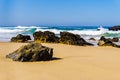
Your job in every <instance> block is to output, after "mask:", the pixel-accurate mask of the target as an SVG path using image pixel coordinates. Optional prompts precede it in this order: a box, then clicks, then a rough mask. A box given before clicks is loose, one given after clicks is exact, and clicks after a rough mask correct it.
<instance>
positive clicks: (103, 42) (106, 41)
mask: <svg viewBox="0 0 120 80" xmlns="http://www.w3.org/2000/svg"><path fill="white" fill-rule="evenodd" d="M98 46H113V47H118V48H120V46H119V45H116V44H114V43H113V42H112V41H111V40H109V39H106V38H105V37H104V36H102V37H101V38H100V40H99V41H98Z"/></svg>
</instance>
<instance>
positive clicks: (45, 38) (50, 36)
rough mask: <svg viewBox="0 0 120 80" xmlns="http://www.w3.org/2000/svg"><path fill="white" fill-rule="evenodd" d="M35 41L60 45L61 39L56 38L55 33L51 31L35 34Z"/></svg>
mask: <svg viewBox="0 0 120 80" xmlns="http://www.w3.org/2000/svg"><path fill="white" fill-rule="evenodd" d="M33 37H34V41H39V42H43V43H58V42H59V37H57V36H55V34H54V33H53V32H50V31H45V32H42V31H38V32H35V33H34V34H33Z"/></svg>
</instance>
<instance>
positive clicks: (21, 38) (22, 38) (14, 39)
mask: <svg viewBox="0 0 120 80" xmlns="http://www.w3.org/2000/svg"><path fill="white" fill-rule="evenodd" d="M28 40H31V37H30V36H29V35H22V34H18V35H17V36H16V37H12V38H11V42H28Z"/></svg>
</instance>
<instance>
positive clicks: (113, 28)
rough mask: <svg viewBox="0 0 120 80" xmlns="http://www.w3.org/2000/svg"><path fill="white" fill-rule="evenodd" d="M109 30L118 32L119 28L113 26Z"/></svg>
mask: <svg viewBox="0 0 120 80" xmlns="http://www.w3.org/2000/svg"><path fill="white" fill-rule="evenodd" d="M109 30H112V31H118V30H120V26H113V27H111V28H109Z"/></svg>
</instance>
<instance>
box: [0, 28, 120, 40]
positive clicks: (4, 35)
mask: <svg viewBox="0 0 120 80" xmlns="http://www.w3.org/2000/svg"><path fill="white" fill-rule="evenodd" d="M35 31H51V32H54V33H55V34H58V35H59V34H60V32H63V31H67V32H71V33H74V34H79V35H81V36H82V37H84V38H85V39H89V38H90V37H94V38H96V39H99V37H100V36H101V35H105V36H107V37H111V36H114V37H115V36H119V37H120V31H109V30H107V29H104V28H103V29H102V30H100V31H97V29H84V30H75V29H74V30H64V29H63V30H59V29H55V28H53V29H52V28H49V27H39V26H17V27H0V38H1V40H2V39H3V40H4V39H7V40H8V39H10V38H11V37H14V36H16V35H17V34H29V35H31V37H32V35H33V33H34V32H35Z"/></svg>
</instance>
